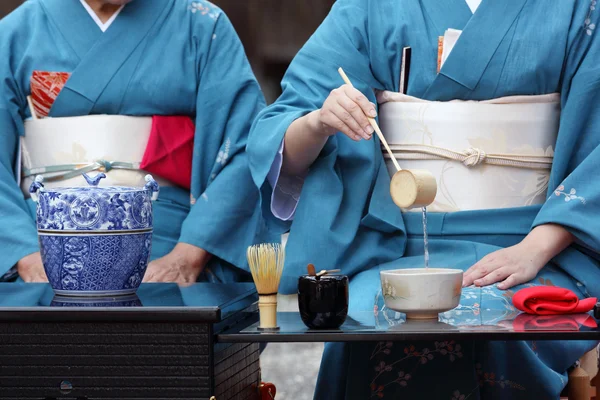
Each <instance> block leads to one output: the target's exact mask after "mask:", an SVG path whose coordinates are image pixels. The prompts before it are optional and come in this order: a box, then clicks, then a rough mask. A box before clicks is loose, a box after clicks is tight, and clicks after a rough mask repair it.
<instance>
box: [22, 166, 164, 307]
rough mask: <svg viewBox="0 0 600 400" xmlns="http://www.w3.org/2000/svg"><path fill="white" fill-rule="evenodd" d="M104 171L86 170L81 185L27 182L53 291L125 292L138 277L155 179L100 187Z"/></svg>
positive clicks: (145, 255) (146, 250)
mask: <svg viewBox="0 0 600 400" xmlns="http://www.w3.org/2000/svg"><path fill="white" fill-rule="evenodd" d="M105 176H106V175H105V174H99V175H97V176H96V177H94V178H90V177H89V176H87V175H85V174H84V178H85V179H86V181H87V182H88V186H82V187H71V188H53V189H45V188H44V185H43V179H41V178H36V180H35V181H34V182H33V183H32V184H31V188H30V193H31V197H32V199H33V200H34V201H36V202H37V218H36V220H37V230H38V238H39V243H40V251H41V255H42V262H43V264H44V269H45V271H46V275H47V276H48V280H49V281H50V284H51V286H52V288H53V289H54V292H55V294H57V295H60V296H77V297H89V296H94V297H96V296H103V297H104V296H119V295H128V294H132V293H135V292H136V290H137V288H138V287H139V285H140V283H141V282H142V278H143V277H144V273H145V272H146V267H147V266H148V261H149V258H150V250H151V244H152V200H154V199H156V197H157V196H158V184H156V182H155V181H154V179H153V178H152V177H151V176H150V175H148V176H147V177H146V181H147V184H146V186H145V187H141V188H130V187H98V186H97V185H98V183H99V182H100V179H102V178H103V177H105Z"/></svg>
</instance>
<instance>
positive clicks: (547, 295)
mask: <svg viewBox="0 0 600 400" xmlns="http://www.w3.org/2000/svg"><path fill="white" fill-rule="evenodd" d="M512 300H513V304H514V306H515V307H516V308H517V309H519V310H521V311H523V312H526V313H528V314H537V315H556V314H580V313H586V312H588V311H590V310H592V309H593V308H594V305H595V304H596V302H597V299H596V298H595V297H590V298H587V299H583V300H579V298H578V297H577V295H576V294H575V293H573V292H572V291H570V290H568V289H564V288H559V287H553V286H534V287H529V288H525V289H521V290H519V291H518V292H517V293H515V295H514V296H513V299H512Z"/></svg>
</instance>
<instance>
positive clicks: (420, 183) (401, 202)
mask: <svg viewBox="0 0 600 400" xmlns="http://www.w3.org/2000/svg"><path fill="white" fill-rule="evenodd" d="M338 72H339V73H340V76H341V77H342V79H343V80H344V82H345V83H346V84H347V85H348V86H351V87H354V86H353V85H352V83H351V82H350V79H348V76H346V73H345V72H344V70H343V69H342V68H339V69H338ZM367 119H368V120H369V123H370V124H371V126H372V127H373V129H374V130H375V132H376V133H377V136H379V141H381V143H382V144H383V147H385V149H386V150H387V152H388V154H389V155H390V158H391V159H392V162H393V163H394V166H395V167H396V173H395V174H394V176H393V177H392V182H391V183H390V194H391V195H392V200H393V201H394V203H396V205H397V206H398V207H400V208H405V209H410V208H417V207H419V208H420V207H427V206H428V205H430V204H431V203H433V201H434V200H435V196H436V194H437V182H436V181H435V177H434V176H433V175H432V174H431V172H429V171H427V170H422V169H415V170H407V169H402V168H400V165H399V164H398V160H396V157H394V153H392V150H391V149H390V146H388V144H387V141H386V140H385V137H384V136H383V133H381V129H379V125H377V121H375V118H371V117H369V116H367Z"/></svg>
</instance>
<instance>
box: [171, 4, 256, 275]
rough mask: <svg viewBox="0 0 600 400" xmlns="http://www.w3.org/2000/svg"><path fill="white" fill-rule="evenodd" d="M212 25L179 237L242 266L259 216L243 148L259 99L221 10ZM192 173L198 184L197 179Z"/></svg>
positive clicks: (199, 96)
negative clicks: (189, 203)
mask: <svg viewBox="0 0 600 400" xmlns="http://www.w3.org/2000/svg"><path fill="white" fill-rule="evenodd" d="M213 29H214V31H213V32H212V39H209V40H210V41H211V43H210V45H209V46H208V54H207V56H206V61H205V62H204V63H203V64H204V65H203V66H202V68H201V69H202V70H201V71H200V85H199V88H198V96H197V107H196V108H197V116H196V139H195V141H194V160H193V163H192V168H193V170H192V196H193V198H194V199H193V201H195V204H194V205H193V206H192V208H191V211H190V213H189V215H188V217H187V218H186V220H185V221H184V223H183V226H182V230H181V236H180V239H179V241H180V242H184V243H189V244H192V245H194V246H197V247H200V248H202V249H204V250H206V251H208V252H209V253H211V254H213V255H214V256H216V257H218V258H220V259H222V260H225V261H227V262H228V263H230V264H233V265H235V266H236V267H238V268H243V269H245V270H247V269H248V268H247V261H246V248H247V247H248V246H249V245H252V244H254V242H255V240H256V235H257V230H258V229H259V228H260V224H261V223H262V222H261V221H262V219H261V215H262V214H261V210H260V207H259V194H258V190H257V189H256V187H255V186H254V184H253V182H252V178H251V175H250V170H249V168H248V158H247V155H246V152H245V149H246V142H247V137H248V132H249V131H250V126H251V124H252V121H253V120H254V118H255V117H256V115H257V114H258V112H259V111H260V110H261V109H262V108H263V107H264V106H265V100H264V96H263V94H262V92H261V90H260V86H259V84H258V82H257V81H256V79H255V77H254V74H253V72H252V69H251V67H250V64H249V62H248V60H247V57H246V55H245V52H244V48H243V46H242V44H241V42H240V40H239V38H238V36H237V34H236V32H235V30H234V28H233V26H232V25H231V23H230V21H229V20H228V19H227V17H226V16H225V14H223V13H221V14H220V15H219V17H218V20H217V22H216V23H215V25H214V28H213ZM198 177H200V179H201V180H203V182H197V181H198ZM207 182H208V183H207Z"/></svg>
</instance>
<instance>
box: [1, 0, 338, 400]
mask: <svg viewBox="0 0 600 400" xmlns="http://www.w3.org/2000/svg"><path fill="white" fill-rule="evenodd" d="M334 2H335V0H303V1H292V0H250V1H244V0H212V3H214V4H216V5H218V6H219V7H221V8H222V9H223V11H225V13H226V14H227V16H228V17H229V19H230V20H231V21H232V23H233V25H234V27H235V28H236V31H237V32H238V35H239V36H240V39H241V40H242V43H243V44H244V47H245V49H246V54H247V55H248V59H249V60H250V63H251V64H252V68H253V70H254V73H255V75H256V77H257V79H258V80H259V82H260V84H261V87H262V88H263V91H264V94H265V97H266V98H267V102H268V103H269V104H270V103H272V102H273V101H275V100H276V99H277V97H278V96H279V95H280V93H281V88H280V85H279V84H280V82H281V78H282V77H283V74H284V73H285V71H286V70H287V68H288V65H289V63H290V62H291V60H292V59H293V57H294V55H295V54H296V53H297V52H298V50H299V49H300V48H301V47H302V45H303V44H304V43H305V42H306V41H307V40H308V38H309V37H310V36H311V35H312V33H313V32H314V31H315V30H316V29H317V27H318V26H319V24H320V23H321V22H322V21H323V19H324V18H325V16H326V15H327V13H328V12H329V10H330V9H331V6H332V5H333V3H334ZM21 3H23V0H0V19H1V18H3V17H4V16H5V15H7V14H8V13H10V12H11V11H12V10H14V9H15V8H17V7H18V6H19V5H20V4H21ZM0 40H2V38H0ZM279 309H280V310H281V311H293V310H297V309H298V305H297V299H296V298H295V297H294V296H286V297H281V298H280V300H279ZM322 351H323V344H321V343H315V344H298V343H285V344H279V343H275V344H270V345H269V346H267V349H266V350H265V351H264V353H263V355H262V357H261V367H262V373H263V381H265V382H272V383H274V384H275V386H276V387H277V400H312V398H313V391H314V387H315V382H316V379H317V373H318V370H319V363H320V361H321V354H322Z"/></svg>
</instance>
